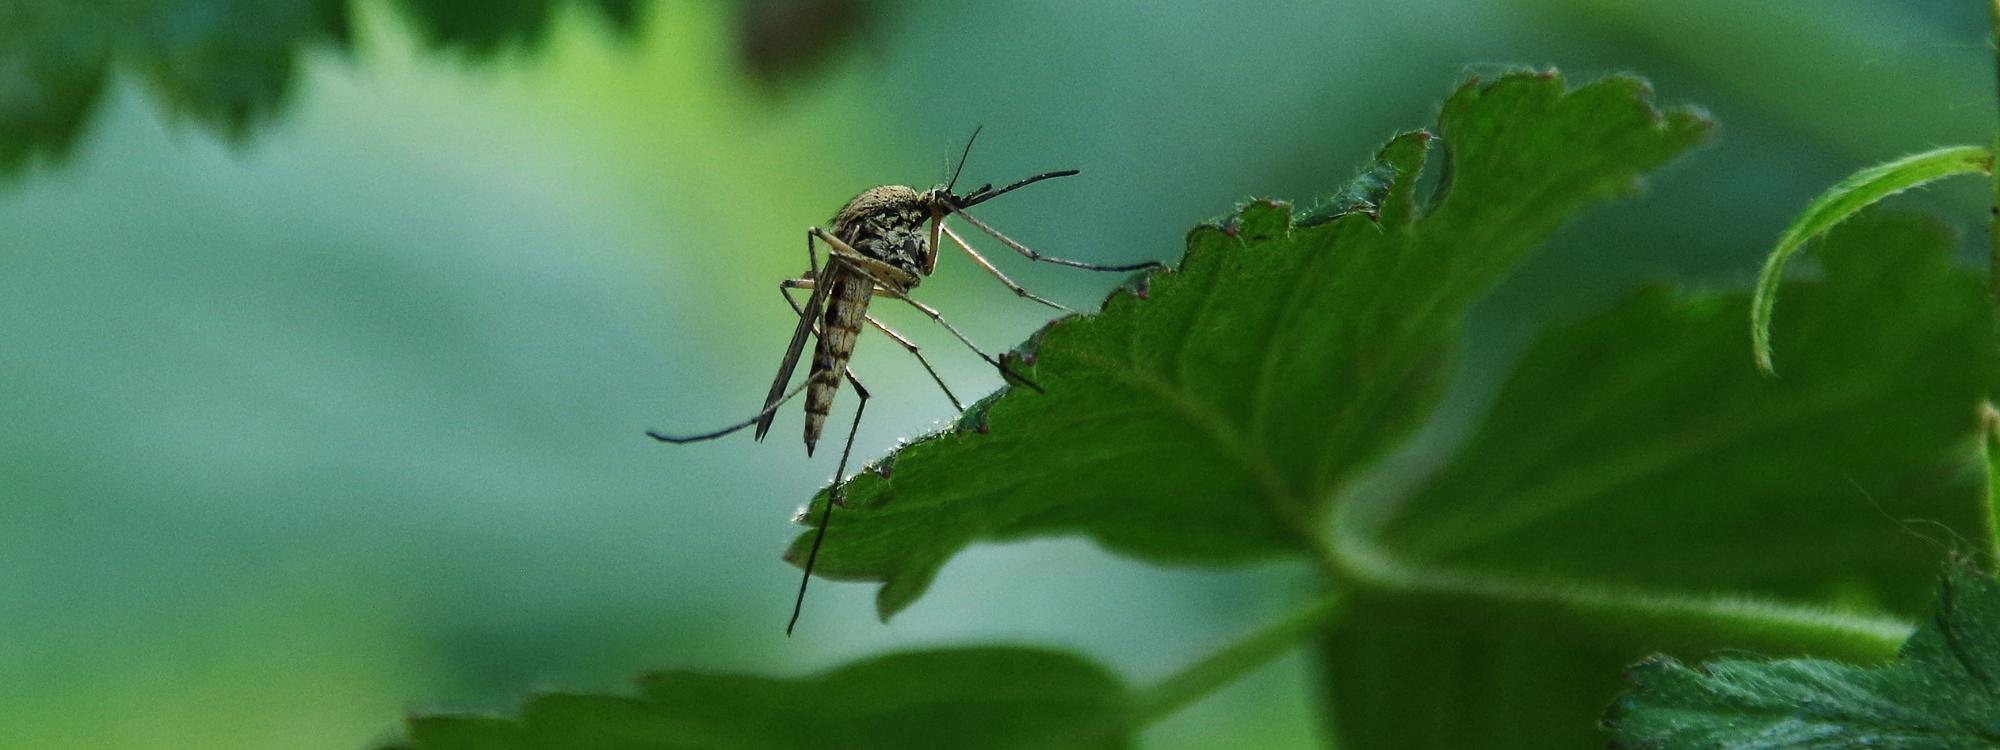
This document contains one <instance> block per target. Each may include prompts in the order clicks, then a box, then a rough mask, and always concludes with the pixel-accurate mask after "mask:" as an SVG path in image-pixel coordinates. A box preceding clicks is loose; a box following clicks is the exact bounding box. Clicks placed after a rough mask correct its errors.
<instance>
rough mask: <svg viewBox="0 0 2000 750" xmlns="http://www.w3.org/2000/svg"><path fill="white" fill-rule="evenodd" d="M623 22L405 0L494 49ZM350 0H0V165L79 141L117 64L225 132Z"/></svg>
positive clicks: (266, 103)
mask: <svg viewBox="0 0 2000 750" xmlns="http://www.w3.org/2000/svg"><path fill="white" fill-rule="evenodd" d="M572 4H576V5H584V6H588V7H591V8H594V9H596V10H597V11H598V12H599V13H600V14H601V15H603V16H604V17H605V18H606V19H608V20H610V21H611V22H612V25H613V26H615V27H617V28H620V29H627V30H629V29H631V28H632V27H633V26H634V25H635V24H636V23H637V21H638V16H639V10H640V6H639V2H638V0H507V1H506V2H498V3H463V2H450V1H448V0H404V1H403V3H402V5H403V7H404V8H405V9H406V11H407V14H406V15H407V16H408V17H409V18H410V20H411V21H412V22H413V23H415V24H416V25H417V26H419V27H420V28H422V29H423V30H424V31H425V37H426V39H427V40H428V41H429V42H430V43H431V44H432V45H433V46H434V47H438V48H450V49H463V50H466V51H469V52H472V53H475V54H490V53H493V52H496V51H499V50H502V49H505V48H507V47H509V46H513V45H522V46H527V45H533V44H535V43H538V42H539V41H540V40H541V39H542V38H543V37H545V36H546V35H547V32H548V29H549V27H550V25H551V23H552V22H553V20H554V19H555V18H556V17H557V16H558V15H560V14H561V13H562V12H563V9H564V8H565V7H566V6H569V5H572ZM352 10H353V3H350V2H349V1H348V0H268V1H265V2H248V1H245V0H118V1H116V2H89V3H78V2H69V1H68V0H0V172H12V171H14V170H17V169H19V168H20V167H21V166H23V165H24V164H26V163H27V162H28V161H29V160H30V159H31V158H33V157H35V156H36V155H38V154H39V155H45V156H52V157H60V156H62V155H64V154H66V153H67V152H68V150H69V148H70V147H71V146H72V145H73V144H74V143H75V142H76V138H77V136H78V135H79V134H80V132H81V131H82V129H83V126H84V124H85V120H86V119H87V118H88V116H89V114H90V111H91V109H92V108H93V107H94V106H95V105H96V104H97V103H98V101H99V100H100V99H101V98H102V97H103V96H104V90H105V87H106V85H107V83H108V82H109V81H110V80H111V78H112V74H113V72H114V71H119V70H122V71H125V72H128V73H130V74H131V75H132V76H133V77H134V79H135V80H137V81H139V82H140V83H142V84H143V85H144V86H145V87H146V89H147V90H148V91H150V93H152V94H153V96H154V97H155V98H157V99H158V100H159V101H160V102H161V103H162V104H163V105H164V106H165V107H166V108H168V109H170V110H171V111H173V112H174V113H176V114H178V115H180V116H183V117H186V118H189V119H191V120H194V121H196V122H199V123H201V124H202V125H204V126H207V127H209V128H212V129H215V130H217V131H220V132H222V133H223V134H225V135H228V136H230V137H232V138H241V137H243V136H245V135H246V134H247V133H248V132H249V130H250V128H251V127H253V126H255V125H256V124H258V123H260V122H262V121H264V120H266V119H268V118H270V117H271V116H272V115H273V114H275V113H276V112H277V110H278V109H279V108H280V107H281V106H282V105H283V103H284V101H285V98H286V97H287V95H288V94H289V93H290V90H291V87H292V82H293V77H294V76H295V75H296V73H297V66H298V58H299V54H300V51H301V49H302V48H304V47H307V46H309V45H330V46H332V47H334V48H338V49H342V50H345V49H346V48H348V47H350V46H351V45H352V44H353V35H352V33H351V27H352V23H353V22H352V20H351V16H350V14H351V13H352Z"/></svg>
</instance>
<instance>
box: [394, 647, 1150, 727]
mask: <svg viewBox="0 0 2000 750" xmlns="http://www.w3.org/2000/svg"><path fill="white" fill-rule="evenodd" d="M1129 711H1130V699H1129V696H1128V694H1127V692H1126V690H1125V688H1124V687H1123V686H1121V685H1120V684H1119V683H1118V681H1117V680H1116V679H1114V678H1112V677H1111V676H1110V675H1108V674H1106V673H1105V672H1104V670H1103V669H1101V668H1099V667H1097V666H1096V665H1094V664H1091V663H1089V662H1086V661H1083V660H1081V659H1078V658H1077V657H1074V656H1070V655H1068V654H1063V653H1056V652H1049V651H1035V650H1029V649H1020V648H973V649H959V650H941V651H919V652H908V653H900V654H891V655H888V656H882V657H878V658H874V659H869V660H866V661H861V662H856V663H854V664H850V665H847V666H843V667H840V668H838V669H835V670H832V671H830V672H825V673H822V674H819V675H817V676H813V677H807V678H803V679H797V680H780V679H770V678H763V677H747V676H742V675H719V674H702V673H697V672H662V673H659V674H655V675H652V676H649V677H646V678H645V679H643V680H641V691H640V695H639V696H637V697H632V698H624V697H613V696H593V695H566V694H556V695H544V696H540V697H537V698H534V699H532V700H530V701H528V703H527V705H526V706H524V707H522V709H521V714H520V717H519V718H517V719H502V718H495V717H482V716H462V715H438V716H419V717H416V718H412V719H411V720H410V721H409V736H408V738H407V739H406V740H404V741H403V743H404V744H403V745H401V746H400V747H406V748H408V749H409V750H474V749H475V748H476V749H478V750H570V749H572V748H591V750H626V749H628V748H629V749H631V750H640V749H642V748H643V749H644V750H667V749H670V748H673V749H678V748H685V749H686V750H697V749H699V750H763V749H776V748H827V747H855V748H862V747H865V748H883V749H885V750H893V749H894V748H912V749H917V748H924V749H929V748H940V747H951V748H994V749H998V748H1122V747H1128V746H1129V745H1130V744H1131V732H1132V729H1131V728H1130V725H1129V721H1128V712H1129Z"/></svg>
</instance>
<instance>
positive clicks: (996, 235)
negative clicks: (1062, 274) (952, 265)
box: [951, 206, 1165, 271]
mask: <svg viewBox="0 0 2000 750" xmlns="http://www.w3.org/2000/svg"><path fill="white" fill-rule="evenodd" d="M951 210H952V213H955V214H958V215H959V216H962V217H964V218H965V220H966V221H967V222H969V223H971V224H972V225H973V226H975V227H979V231H981V232H985V233H986V234H988V235H990V236H992V237H993V239H996V240H999V241H1000V244H1002V245H1006V246H1007V247H1010V248H1013V250H1014V252H1017V253H1020V254H1021V255H1022V256H1023V257H1026V258H1027V259H1028V260H1035V261H1041V262H1043V263H1054V264H1056V265H1059V266H1069V267H1071V268H1082V269H1085V270H1090V271H1137V270H1140V269H1142V268H1163V267H1165V264H1163V263H1161V262H1159V261H1157V260H1149V261H1146V262H1144V263H1131V264H1127V265H1122V266H1102V265H1098V264H1095V263H1085V262H1083V261H1078V260H1069V259H1067V258H1057V257H1053V256H1048V255H1043V254H1041V253H1038V252H1035V251H1033V250H1030V249H1028V246H1027V245H1023V244H1021V243H1019V242H1015V241H1014V240H1013V238H1010V237H1008V236H1007V235H1004V234H1001V233H1000V230H998V229H994V228H993V227H991V226H988V225H987V224H986V222H983V221H980V220H979V219H978V217H975V216H973V215H972V214H969V213H966V212H965V209H962V208H958V207H956V206H954V207H952V209H951Z"/></svg>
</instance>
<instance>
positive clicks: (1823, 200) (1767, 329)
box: [1750, 146, 1993, 373]
mask: <svg viewBox="0 0 2000 750" xmlns="http://www.w3.org/2000/svg"><path fill="white" fill-rule="evenodd" d="M1992 171H1993V152H1992V151H1990V150H1988V149H1986V148H1985V147H1983V146H1953V147H1950V148H1940V149H1936V150H1932V151H1926V152H1924V153H1921V154H1912V155H1910V156H1905V157H1903V158H1901V159H1897V160H1895V161H1890V162H1886V163H1883V164H1877V165H1875V166H1872V167H1869V168H1867V169H1863V170H1861V171H1859V172H1855V173H1854V174H1853V175H1850V176H1849V177H1848V178H1847V179H1844V180H1841V181H1840V182H1837V183H1834V185H1833V187H1831V188H1827V191H1826V192H1824V193H1821V194H1820V195H1819V197H1817V198H1814V199H1813V201H1812V202H1811V203H1809V204H1806V210H1805V211H1804V212H1803V213H1800V214H1799V217H1798V218H1796V219H1793V220H1792V225H1791V226H1789V227H1786V228H1785V233H1784V235H1783V236H1781V237H1779V238H1778V246H1777V248H1776V249H1773V250H1772V251H1771V255H1770V257H1768V258H1766V259H1765V260H1764V269H1763V270H1762V271H1760V272H1759V273H1758V275H1757V296H1756V299H1755V301H1754V302H1753V303H1752V304H1751V306H1750V336H1751V339H1752V341H1754V342H1755V346H1756V354H1757V366H1758V367H1759V368H1762V369H1763V370H1764V371H1765V372H1771V373H1775V372H1776V371H1777V370H1776V368H1775V367H1774V366H1773V365H1772V363H1771V311H1772V308H1773V307H1775V306H1776V305H1777V304H1778V283H1779V281H1780V280H1781V279H1783V278H1784V275H1785V262H1786V261H1788V260H1790V259H1791V257H1792V254H1793V253H1796V252H1798V251H1799V249H1800V248H1803V247H1805V245H1806V243H1807V242H1810V241H1812V239H1813V238H1814V237H1818V236H1819V235H1821V234H1824V233H1825V232H1826V231H1827V230H1828V229H1832V228H1833V226H1834V225H1836V224H1839V223H1840V222H1843V221H1846V220H1847V219H1848V217H1851V216H1853V215H1855V214H1856V213H1859V212H1860V211H1861V210H1862V209H1864V208H1867V207H1869V206H1872V205H1874V204H1875V203H1876V202H1877V201H1880V200H1882V199H1883V198H1887V197H1889V196H1891V195H1895V194H1897V193H1900V192H1903V191H1905V190H1909V189H1910V188H1914V187H1919V186H1922V185H1924V184H1925V183H1929V182H1933V181H1936V180H1940V179H1944V178H1946V177H1950V176H1952V175H1956V174H1979V173H1991V172H1992Z"/></svg>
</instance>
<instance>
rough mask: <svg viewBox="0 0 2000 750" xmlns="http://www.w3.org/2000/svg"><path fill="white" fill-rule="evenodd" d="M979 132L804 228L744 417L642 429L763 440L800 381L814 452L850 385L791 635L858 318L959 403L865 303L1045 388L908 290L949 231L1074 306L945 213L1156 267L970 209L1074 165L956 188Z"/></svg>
mask: <svg viewBox="0 0 2000 750" xmlns="http://www.w3.org/2000/svg"><path fill="white" fill-rule="evenodd" d="M978 137H979V131H978V130H976V129H975V130H973V131H972V137H971V138H968V139H966V143H965V151H964V153H961V154H960V155H959V158H958V167H957V169H955V170H953V172H952V175H951V179H950V180H949V181H947V182H946V183H945V184H943V185H939V186H937V187H933V188H930V189H929V190H924V191H921V192H920V191H918V190H916V189H914V188H910V187H907V186H904V185H881V186H877V187H872V188H869V189H867V190H865V191H862V193H861V194H860V195H857V196H855V197H854V199H853V200H850V201H848V202H847V205H846V206H843V207H841V209H840V212H839V213H836V214H834V216H833V221H832V222H831V224H832V226H833V229H832V231H827V230H825V229H822V228H820V227H808V228H807V229H806V262H807V271H806V273H805V274H804V275H803V276H800V277H799V278H795V279H786V280H784V281H781V282H779V283H778V291H779V293H780V294H783V295H784V297H785V301H786V303H788V304H790V305H791V307H792V311H793V312H794V313H796V314H798V316H799V322H798V326H797V327H796V328H793V329H792V340H791V343H790V344H788V345H787V346H786V347H785V356H784V359H782V360H780V362H779V364H778V375H777V377H776V378H775V379H773V380H772V381H771V390H770V392H769V393H768V394H766V395H765V397H764V408H763V409H762V410H760V411H758V412H757V413H756V414H755V415H754V416H751V417H750V418H749V419H746V420H743V421H742V422H738V423H736V424H733V425H730V426H728V427H724V428H722V429H719V430H715V431H712V432H704V433H701V434H698V435H667V434H663V433H660V432H657V431H647V433H646V434H647V435H648V436H649V437H652V438H653V439H654V440H658V441H661V442H666V443H676V444H679V443H693V442H698V441H702V440H713V439H715V438H719V437H722V436H724V435H729V434H731V433H734V432H736V431H738V430H742V429H743V428H745V427H750V426H752V425H755V426H756V428H757V430H756V433H755V434H756V439H757V440H759V441H761V440H763V439H764V435H765V433H767V432H769V431H770V429H771V420H772V418H773V417H775V416H776V414H777V411H778V407H780V406H783V405H784V404H785V402H787V401H790V400H791V399H792V398H794V397H796V396H798V395H799V393H800V392H801V391H803V392H804V393H805V394H806V425H805V443H806V455H807V456H811V455H812V453H813V448H814V446H816V445H818V444H819V439H820V434H821V432H822V431H823V430H824V428H825V426H826V417H827V414H828V413H829V412H831V411H832V408H833V398H834V395H835V394H837V393H838V392H839V391H840V383H841V381H842V380H845V381H847V382H848V383H852V384H853V385H854V394H855V396H857V397H858V398H859V401H858V402H857V404H856V406H855V407H854V421H853V423H852V424H850V425H849V426H848V430H847V441H846V443H845V444H844V445H842V446H841V449H840V465H839V468H838V469H837V470H835V473H834V480H835V483H834V488H833V492H832V495H831V496H830V502H828V503H827V506H826V510H825V511H824V512H822V513H821V514H820V517H819V524H818V530H817V531H816V532H815V533H814V535H813V544H812V548H811V551H810V552H808V553H807V554H806V564H805V573H804V575H803V576H802V577H801V578H800V579H799V593H798V597H797V598H796V599H795V600H794V601H793V603H792V619H791V620H790V621H789V622H787V623H786V624H785V634H786V635H791V633H792V628H793V627H795V626H797V625H798V622H799V613H800V611H801V610H802V609H803V608H804V606H805V597H806V585H807V584H808V583H809V582H811V580H812V571H813V564H814V563H815V562H816V561H817V560H818V559H819V547H820V542H822V541H824V540H825V538H826V527H827V521H828V519H830V518H832V517H833V506H835V505H842V506H844V505H846V502H845V500H844V498H843V497H842V495H841V492H842V489H843V487H844V486H845V478H846V475H847V459H848V457H849V455H850V454H851V453H852V451H853V449H854V433H855V431H856V430H857V429H859V428H860V426H861V413H862V411H863V410H865V409H866V408H867V407H868V398H869V393H868V389H867V388H866V387H864V386H863V385H862V384H861V380H860V378H857V377H855V376H854V371H853V370H852V369H850V368H849V367H848V361H849V360H850V359H851V358H852V356H853V354H854V344H855V341H856V340H857V339H858V338H859V336H860V335H861V328H862V326H863V325H867V326H872V327H873V328H875V329H876V330H878V331H881V332H882V333H883V334H884V335H887V336H888V337H889V338H891V339H894V340H895V341H896V343H897V344H899V345H901V346H902V347H903V349H904V350H906V351H908V352H909V353H910V355H911V356H913V357H916V359H917V362H918V363H920V364H922V365H923V367H924V370H925V371H926V372H928V373H930V376H931V379H932V380H933V381H936V382H937V385H938V388H939V389H940V390H942V391H944V395H945V398H947V399H950V400H951V405H952V406H953V407H954V408H956V409H958V411H959V412H960V413H963V412H964V411H965V405H964V404H963V403H961V402H960V401H959V399H958V396H957V395H955V394H953V393H952V392H951V387H950V386H948V385H946V384H945V382H944V378H942V377H939V376H938V372H937V369H936V368H934V367H932V366H931V363H930V360H928V359H925V358H924V354H923V351H922V350H921V349H919V348H918V346H917V345H916V344H915V343H914V342H912V341H910V339H908V338H906V337H904V336H903V335H902V334H900V333H897V332H896V331H895V330H894V329H891V328H889V327H888V326H886V325H883V324H882V322H881V321H880V320H877V319H876V318H875V317H874V316H872V315H869V314H868V303H869V302H870V301H871V300H872V299H873V298H875V297H892V298H895V299H897V300H900V301H902V302H904V303H907V304H909V305H910V306H911V307H914V308H916V309H917V311H918V312H921V313H923V315H924V317H927V318H930V319H931V320H932V321H933V322H935V323H937V324H938V325H940V326H943V327H944V329H945V330H947V331H950V332H951V334H952V336H953V337H955V338H957V339H958V340H959V341H960V342H961V343H963V344H965V346H966V347H967V348H969V349H971V350H972V351H973V353H975V354H977V355H979V358H980V359H982V360H985V361H986V364H989V365H992V366H993V367H994V368H995V369H996V370H998V371H999V372H1000V376H1001V378H1002V379H1004V380H1006V381H1009V382H1014V383H1020V384H1021V385H1024V386H1027V387H1028V388H1031V389H1034V390H1035V391H1038V392H1039V391H1041V390H1042V388H1041V386H1040V385H1037V384H1036V383H1035V382H1034V381H1032V380H1029V379H1028V378H1026V377H1024V376H1022V375H1021V374H1019V373H1016V372H1014V371H1012V370H1010V369H1008V368H1007V365H1006V364H1005V361H1004V360H1003V359H1001V358H998V357H995V356H993V355H992V354H988V353H987V352H986V350H984V349H981V348H980V347H979V345H978V344H975V343H973V341H972V339H970V338H968V337H967V336H966V335H965V333H964V332H962V331H960V330H959V329H958V327H957V326H954V325H952V324H951V323H950V322H949V321H946V320H945V319H944V316H942V315H940V314H938V311H937V310H936V309H935V308H933V307H931V306H929V305H926V304H924V303H922V302H918V301H917V300H915V299H912V298H911V297H910V291H911V290H912V289H915V288H916V287H917V285H918V284H920V283H922V282H923V280H924V279H925V278H926V277H929V276H930V275H931V272H932V271H933V270H935V269H936V268H937V252H938V243H939V242H940V241H941V240H950V241H951V243H952V244H953V245H956V246H957V247H958V248H959V249H960V250H964V251H965V254H966V255H969V256H971V257H972V260H973V262H974V263H978V264H979V267H980V268H984V269H986V272H987V273H990V274H992V275H993V277H994V278H996V279H999V280H1000V283H1002V284H1005V285H1006V286H1007V288H1008V289H1011V290H1013V292H1014V294H1015V295H1017V296H1019V297H1022V298H1024V299H1029V300H1033V301H1035V302H1038V303H1041V304H1043V305H1047V306H1049V307H1051V308H1054V309H1056V310H1060V311H1062V312H1065V313H1070V312H1074V311H1073V310H1071V309H1069V308H1067V307H1064V306H1062V305H1060V304H1057V303H1055V302H1052V301H1050V300H1048V299H1046V298H1044V297H1041V296H1038V295H1036V294H1034V293H1033V292H1029V291H1028V290H1027V289H1025V288H1023V287H1022V286H1021V285H1020V284H1017V283H1014V280H1013V279H1010V278H1007V274H1005V273H1001V271H1000V269H999V268H998V267H995V266H994V265H993V263H992V262H991V261H989V260H987V259H986V256H983V255H980V254H979V251H978V250H974V249H973V248H972V245H971V244H970V243H967V242H966V241H965V238H964V237H961V236H959V234H958V232H956V231H953V230H952V228H951V227H949V226H946V225H945V219H947V218H950V217H953V216H956V217H958V218H962V219H964V220H965V222H966V223H967V224H971V225H972V226H973V227H975V228H977V229H979V231H981V232H984V233H985V234H986V235H988V236H990V237H992V238H993V239H995V240H997V241H999V242H1000V244H1002V245H1006V246H1007V247H1008V248H1009V249H1011V250H1013V251H1014V252H1017V253H1020V254H1021V255H1022V256H1025V257H1026V258H1027V259H1029V260H1032V261H1039V262H1043V263H1054V264H1057V265H1064V266H1070V267H1072V268H1082V269H1086V270H1091V271H1110V272H1131V271H1139V270H1143V269H1148V268H1158V267H1160V263H1158V262H1157V261H1147V262H1144V263H1133V264H1128V265H1098V264H1094V263H1083V262H1080V261H1074V260H1067V259H1064V258H1056V257H1051V256H1047V255H1043V254H1041V253H1038V252H1035V251H1034V250H1031V249H1029V248H1028V246H1026V245H1023V244H1021V243H1019V242H1016V241H1014V240H1013V239H1011V238H1009V237H1008V236H1007V235H1004V234H1001V233H1000V232H999V231H998V230H996V229H994V228H993V227H992V226H990V225H988V224H987V223H986V222H984V221H980V220H979V219H978V218H977V217H974V216H973V215H972V214H970V213H967V212H966V209H969V208H972V207H974V206H977V205H979V204H981V203H985V202H987V201H990V200H993V199H994V198H998V197H1000V196H1002V195H1006V194H1008V193H1011V192H1013V191H1015V190H1019V189H1021V188H1024V187H1027V186H1029V185H1033V184H1035V183H1037V182H1041V181H1043V180H1051V179H1056V178H1059V177H1070V176H1073V175H1076V174H1078V171H1077V170H1074V169H1063V170H1057V171H1053V172H1043V173H1041V174H1038V175H1035V176H1033V177H1028V178H1026V179H1022V180H1020V181H1017V182H1015V183H1013V184H1011V185H1008V186H1006V187H1003V188H1000V189H997V190H996V189H994V188H993V186H992V185H991V184H986V185H981V186H979V187H978V188H977V189H974V190H972V191H970V192H967V193H963V194H961V193H957V192H954V191H953V188H954V187H955V186H956V185H957V184H958V176H959V173H960V172H962V171H964V169H965V159H966V157H967V156H969V155H970V154H971V153H972V141H973V140H975V139H977V138H978ZM820 243H824V244H825V245H826V248H827V257H826V262H825V263H824V264H821V262H820V253H819V248H818V245H819V244H820ZM794 290H810V291H811V294H809V295H807V297H806V301H805V304H803V305H801V304H799V301H798V298H797V297H795V296H794V295H793V294H792V293H793V291H794ZM808 336H811V337H815V338H816V339H817V342H818V343H817V345H816V346H815V347H814V348H813V357H812V367H811V368H810V369H809V370H808V372H807V373H806V379H805V382H803V383H800V384H798V385H796V386H794V385H792V384H791V383H792V374H793V370H794V369H795V368H796V366H797V365H798V361H799V356H800V355H801V354H803V353H805V344H806V339H807V337H808Z"/></svg>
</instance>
